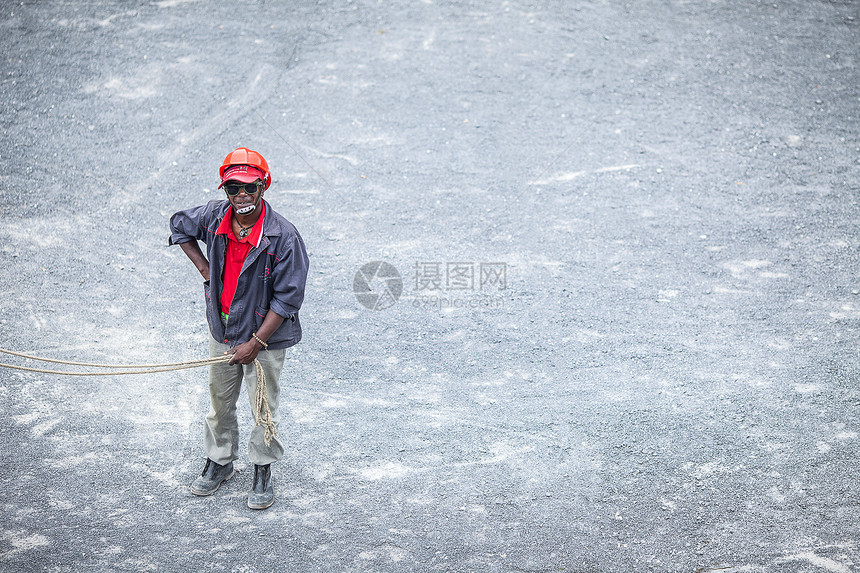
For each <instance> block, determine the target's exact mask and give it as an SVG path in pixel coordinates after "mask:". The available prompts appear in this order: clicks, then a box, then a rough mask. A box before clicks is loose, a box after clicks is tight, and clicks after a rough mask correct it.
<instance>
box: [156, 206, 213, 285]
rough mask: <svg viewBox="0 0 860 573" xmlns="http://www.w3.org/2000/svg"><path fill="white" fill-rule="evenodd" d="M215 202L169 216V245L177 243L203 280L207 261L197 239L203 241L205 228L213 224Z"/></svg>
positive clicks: (206, 271) (207, 266) (207, 265)
mask: <svg viewBox="0 0 860 573" xmlns="http://www.w3.org/2000/svg"><path fill="white" fill-rule="evenodd" d="M216 210H217V202H215V201H210V202H209V203H207V204H206V205H201V206H199V207H194V208H191V209H188V210H185V211H179V212H177V213H174V214H173V216H172V217H171V218H170V240H169V241H168V242H169V244H171V245H179V246H180V247H181V248H182V252H183V253H185V256H187V257H188V258H189V260H190V261H191V262H192V263H193V264H194V266H195V267H196V268H197V271H198V272H199V273H200V275H201V276H202V277H203V280H206V281H208V280H209V261H208V260H206V255H204V254H203V251H202V250H201V249H200V244H199V241H205V237H206V229H207V226H208V225H211V224H213V219H214V218H215V216H216V215H215V214H216Z"/></svg>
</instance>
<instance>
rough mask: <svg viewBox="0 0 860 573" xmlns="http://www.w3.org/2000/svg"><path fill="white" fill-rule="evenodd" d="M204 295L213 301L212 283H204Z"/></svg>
mask: <svg viewBox="0 0 860 573" xmlns="http://www.w3.org/2000/svg"><path fill="white" fill-rule="evenodd" d="M203 294H205V295H206V298H208V299H209V300H212V281H203Z"/></svg>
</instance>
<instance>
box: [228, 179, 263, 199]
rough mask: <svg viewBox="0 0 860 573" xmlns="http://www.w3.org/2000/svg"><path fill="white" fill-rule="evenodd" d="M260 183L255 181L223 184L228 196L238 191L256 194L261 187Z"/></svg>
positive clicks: (232, 195) (234, 194)
mask: <svg viewBox="0 0 860 573" xmlns="http://www.w3.org/2000/svg"><path fill="white" fill-rule="evenodd" d="M262 185H263V184H262V183H260V182H259V181H256V182H254V183H245V184H244V185H237V184H235V183H228V184H227V185H224V192H225V193H227V195H229V196H230V197H235V196H236V195H238V194H239V192H240V191H243V190H244V191H245V194H246V195H256V194H257V193H259V192H260V188H261V187H262Z"/></svg>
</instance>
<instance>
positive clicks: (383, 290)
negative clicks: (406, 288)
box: [352, 261, 403, 310]
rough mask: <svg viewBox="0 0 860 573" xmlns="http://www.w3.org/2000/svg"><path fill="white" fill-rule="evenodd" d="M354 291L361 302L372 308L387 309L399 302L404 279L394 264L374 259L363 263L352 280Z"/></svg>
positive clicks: (362, 304) (364, 305)
mask: <svg viewBox="0 0 860 573" xmlns="http://www.w3.org/2000/svg"><path fill="white" fill-rule="evenodd" d="M352 292H354V293H355V298H356V300H358V302H359V304H361V306H363V307H365V308H369V309H370V310H385V309H386V308H390V307H392V306H394V305H395V304H396V303H397V299H399V298H400V295H401V293H402V292H403V279H402V278H401V277H400V273H399V272H397V269H396V268H394V266H393V265H390V264H388V263H386V262H384V261H372V262H369V263H366V264H364V265H362V267H361V268H360V269H358V272H356V273H355V278H354V279H353V280H352Z"/></svg>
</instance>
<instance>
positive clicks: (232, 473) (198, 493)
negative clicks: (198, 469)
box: [191, 469, 236, 497]
mask: <svg viewBox="0 0 860 573" xmlns="http://www.w3.org/2000/svg"><path fill="white" fill-rule="evenodd" d="M234 475H236V470H235V469H234V470H233V471H232V472H231V473H230V475H228V476H227V477H225V478H224V479H222V480H221V481H219V482H218V485H216V486H215V489H213V490H211V491H199V490H195V489H194V486H193V485H192V486H191V493H193V494H194V495H196V496H198V497H206V496H207V495H212V494H213V493H215V492H216V491H218V488H220V487H221V484H222V483H224V482H225V481H227V480H228V479H230V478H231V477H233V476H234Z"/></svg>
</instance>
